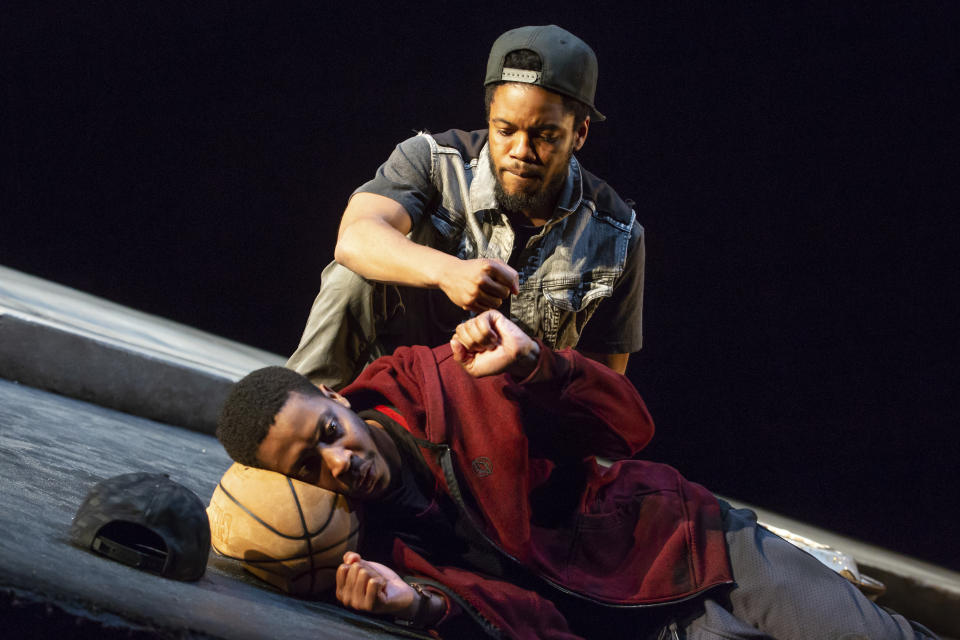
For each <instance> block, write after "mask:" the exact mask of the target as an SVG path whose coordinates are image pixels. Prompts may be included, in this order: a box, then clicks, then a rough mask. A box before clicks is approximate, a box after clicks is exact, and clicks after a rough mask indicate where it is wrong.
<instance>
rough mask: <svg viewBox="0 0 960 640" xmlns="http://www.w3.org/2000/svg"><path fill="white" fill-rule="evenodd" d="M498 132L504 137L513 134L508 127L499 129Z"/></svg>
mask: <svg viewBox="0 0 960 640" xmlns="http://www.w3.org/2000/svg"><path fill="white" fill-rule="evenodd" d="M497 133H498V134H500V135H501V136H504V137H507V136H509V135H512V134H513V132H512V131H508V130H507V129H497Z"/></svg>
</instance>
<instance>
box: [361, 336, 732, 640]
mask: <svg viewBox="0 0 960 640" xmlns="http://www.w3.org/2000/svg"><path fill="white" fill-rule="evenodd" d="M343 393H344V395H345V396H347V398H348V399H350V400H351V402H352V403H353V404H354V405H355V406H368V407H369V406H371V403H372V402H376V403H378V404H379V403H385V404H387V405H390V406H392V407H394V408H395V409H396V411H397V412H398V413H399V414H400V416H402V418H401V420H398V421H399V422H400V423H401V424H403V425H404V426H405V428H406V429H407V430H408V431H409V432H410V433H411V435H413V436H414V438H416V439H418V440H420V441H422V442H421V443H420V444H421V452H422V453H423V457H424V459H425V460H426V461H427V464H428V465H429V466H430V469H431V471H432V472H433V474H434V476H435V478H436V480H437V486H438V489H439V490H440V491H445V492H446V493H447V494H448V495H450V496H451V497H452V498H453V499H454V501H455V502H457V503H458V504H460V505H463V503H464V501H463V500H462V499H461V498H460V495H461V494H469V496H470V498H471V504H473V505H475V507H474V508H471V509H468V510H467V511H468V512H469V513H471V514H472V515H471V520H472V521H473V522H474V523H475V525H476V526H477V528H478V529H479V530H480V531H481V532H482V534H483V535H484V536H485V537H486V538H487V539H488V540H489V541H490V542H492V543H493V544H494V545H495V546H496V547H498V548H499V549H500V550H501V551H502V552H503V553H505V554H507V555H508V556H509V557H511V558H513V559H514V560H515V561H516V562H518V563H520V564H521V565H523V566H524V567H525V568H527V569H528V570H529V571H530V572H532V573H533V574H535V575H537V576H539V577H540V578H542V579H544V580H545V581H546V582H548V583H550V584H552V585H553V586H554V587H555V588H557V589H559V590H560V591H561V592H563V593H566V594H573V595H574V596H575V597H581V598H583V599H586V600H589V601H592V602H595V603H597V604H599V605H614V606H623V605H627V606H630V605H633V606H636V607H642V606H644V605H655V604H664V603H668V602H673V601H680V600H684V599H688V598H691V597H694V596H696V595H698V594H700V593H702V592H703V591H705V590H707V589H710V588H711V587H714V586H717V585H721V584H727V583H730V582H732V576H731V571H730V565H729V560H728V558H727V550H726V545H725V543H724V536H723V529H722V526H721V512H720V507H719V504H718V503H717V500H716V498H715V497H714V496H713V495H712V494H711V493H710V492H709V491H707V490H706V489H704V488H703V487H701V486H700V485H698V484H695V483H693V482H689V481H687V480H686V479H684V478H683V477H682V476H681V475H680V474H679V473H678V472H677V471H676V470H675V469H673V468H672V467H669V466H666V465H662V464H657V463H652V462H647V461H642V460H633V459H630V458H631V457H632V456H633V455H635V454H636V453H637V452H638V451H639V450H640V449H642V448H643V447H644V446H646V445H647V443H648V442H649V441H650V439H651V438H652V436H653V422H652V420H651V419H650V414H649V413H648V412H647V408H646V406H645V405H644V402H643V400H642V399H641V398H640V395H639V394H638V393H637V391H636V389H635V388H634V387H633V385H632V383H630V381H629V380H628V379H627V378H626V377H624V376H622V375H620V374H618V373H615V372H614V371H612V370H610V369H609V368H607V367H605V366H603V365H601V364H598V363H596V362H594V361H592V360H590V359H588V358H586V357H584V356H582V355H580V354H578V353H577V352H576V351H573V350H570V349H566V350H563V351H559V352H554V351H552V350H550V349H549V348H547V347H545V346H544V345H543V344H541V345H540V357H539V360H538V363H537V367H536V369H535V370H534V372H533V373H532V374H531V375H530V376H528V377H527V378H526V379H525V380H521V381H517V380H515V379H514V378H513V377H512V376H510V375H507V374H503V375H498V376H489V377H485V378H479V379H476V378H473V377H471V376H470V375H469V374H467V373H466V371H464V369H463V368H462V367H461V366H460V364H459V363H458V362H456V361H455V360H454V359H453V357H452V354H451V350H450V347H449V345H444V346H441V347H437V348H434V349H430V348H427V347H419V346H418V347H401V348H400V349H397V351H396V352H395V353H394V354H393V355H392V356H387V357H384V358H380V359H379V360H377V361H376V362H374V363H373V364H371V365H370V366H369V367H367V369H366V370H364V372H363V373H362V374H361V375H360V377H359V378H358V379H357V380H356V381H355V382H354V383H352V384H351V385H350V386H348V387H347V388H346V389H344V391H343ZM404 423H405V424H404ZM594 456H601V457H605V458H608V459H613V460H617V462H614V464H613V465H611V466H609V467H603V466H600V465H598V464H597V463H596V461H595V460H594ZM571 461H575V462H576V464H577V466H578V468H579V469H580V470H581V473H582V474H583V479H582V481H580V482H578V483H577V486H576V488H575V490H576V491H578V492H579V495H573V496H571V495H569V489H570V487H569V486H565V488H564V491H566V492H567V493H565V494H564V495H560V494H556V495H552V494H551V493H550V492H551V491H554V489H553V486H554V484H561V485H562V484H564V483H553V482H552V481H551V480H552V479H551V475H552V474H553V472H554V471H555V470H557V469H558V468H560V467H561V466H563V468H568V465H569V464H570V462H571ZM533 496H536V498H535V499H534V497H533ZM571 497H572V500H571ZM552 499H555V501H556V502H557V503H558V504H570V505H572V508H571V509H570V513H569V515H568V517H564V518H562V519H561V520H560V521H552V522H551V523H550V524H544V523H543V518H537V517H535V515H536V510H537V509H538V507H537V506H536V505H535V504H534V502H536V504H539V505H542V504H544V502H545V501H546V502H550V501H551V500H552ZM554 520H555V519H554ZM394 562H395V563H396V565H397V567H396V568H397V569H399V570H400V571H401V573H404V572H406V573H410V574H416V575H420V576H424V577H426V578H428V579H431V580H433V581H435V582H437V583H439V584H442V585H444V586H445V587H446V588H447V589H448V590H450V591H452V592H454V593H455V594H457V595H458V596H459V597H460V598H462V599H463V601H465V602H466V603H468V604H469V605H471V606H472V607H473V608H474V609H475V611H476V612H479V614H480V616H481V617H482V618H484V619H486V622H488V623H489V624H490V625H491V626H492V627H494V628H495V629H497V630H499V631H500V633H501V634H502V635H503V636H506V637H512V638H573V637H576V636H574V635H573V634H572V633H571V632H570V631H569V628H568V626H567V623H566V620H565V619H564V618H563V616H562V614H561V613H560V612H559V611H558V610H557V609H556V607H555V606H554V605H553V603H551V602H550V601H549V600H546V599H544V598H541V597H540V596H538V595H537V594H536V593H533V592H530V591H527V590H524V589H520V588H519V587H516V586H514V585H511V584H509V583H507V582H503V581H499V580H496V579H489V578H486V577H483V576H480V575H478V574H476V573H473V572H470V571H465V570H463V569H458V568H453V567H442V566H434V565H432V564H431V563H430V561H429V558H424V557H422V556H420V555H418V554H417V553H415V552H414V551H413V550H411V549H410V548H408V547H406V546H405V545H404V544H403V543H402V542H400V541H399V540H398V541H397V542H396V543H395V545H394ZM441 628H442V627H441Z"/></svg>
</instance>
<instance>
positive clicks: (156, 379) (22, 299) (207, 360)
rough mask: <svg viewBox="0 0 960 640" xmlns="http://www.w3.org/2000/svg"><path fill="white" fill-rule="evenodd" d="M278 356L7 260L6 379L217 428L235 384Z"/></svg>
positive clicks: (0, 325)
mask: <svg viewBox="0 0 960 640" xmlns="http://www.w3.org/2000/svg"><path fill="white" fill-rule="evenodd" d="M283 362H284V360H283V358H281V357H280V356H278V355H275V354H271V353H268V352H266V351H262V350H260V349H255V348H252V347H249V346H246V345H242V344H238V343H236V342H232V341H230V340H226V339H224V338H220V337H218V336H214V335H210V334H208V333H204V332H202V331H198V330H197V329H194V328H192V327H187V326H184V325H181V324H178V323H175V322H171V321H169V320H164V319H163V318H158V317H156V316H151V315H149V314H146V313H142V312H139V311H134V310H133V309H128V308H126V307H123V306H121V305H118V304H114V303H112V302H108V301H106V300H103V299H100V298H97V297H95V296H91V295H88V294H85V293H82V292H80V291H76V290H74V289H70V288H68V287H64V286H61V285H58V284H54V283H52V282H47V281H45V280H42V279H40V278H36V277H33V276H30V275H27V274H25V273H20V272H19V271H14V270H12V269H7V268H5V267H0V377H2V378H7V379H10V380H17V381H19V382H23V383H25V384H29V385H31V386H34V387H37V388H39V389H47V390H49V391H55V392H56V393H60V394H63V395H67V396H70V397H73V398H80V399H81V400H87V401H90V402H94V403H96V404H99V405H102V406H105V407H111V408H113V409H118V410H120V411H124V412H126V413H131V414H133V415H139V416H144V417H148V418H151V419H153V420H159V421H161V422H166V423H169V424H176V425H179V426H183V427H187V428H189V429H193V430H195V431H202V432H205V433H212V432H213V427H214V424H215V423H216V416H217V412H218V411H219V407H220V404H221V403H222V401H223V398H224V397H225V395H226V393H227V390H228V389H229V387H230V384H231V383H232V382H234V381H235V380H237V379H239V378H240V377H242V376H243V375H245V374H246V373H248V372H249V371H252V370H253V369H257V368H259V367H262V366H265V365H268V364H283Z"/></svg>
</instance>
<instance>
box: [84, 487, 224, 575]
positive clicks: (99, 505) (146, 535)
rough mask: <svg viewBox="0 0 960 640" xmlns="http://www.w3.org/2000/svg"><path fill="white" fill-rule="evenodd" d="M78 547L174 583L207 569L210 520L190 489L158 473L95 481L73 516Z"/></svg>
mask: <svg viewBox="0 0 960 640" xmlns="http://www.w3.org/2000/svg"><path fill="white" fill-rule="evenodd" d="M70 540H71V541H72V542H73V543H74V544H76V545H77V546H79V547H82V548H84V549H91V550H93V551H95V552H96V553H100V554H101V555H104V556H107V557H109V558H112V559H113V560H117V561H119V562H123V563H124V564H129V565H131V566H133V567H136V568H138V569H143V570H145V571H150V572H152V573H156V574H159V575H161V576H164V577H167V578H174V579H176V580H197V579H199V578H200V576H202V575H203V572H204V571H205V570H206V568H207V556H208V555H209V553H210V522H209V520H208V519H207V513H206V510H205V508H204V504H203V502H201V500H200V498H198V497H197V496H196V494H194V493H193V492H192V491H190V490H189V489H187V488H186V487H184V486H183V485H180V484H178V483H176V482H174V481H173V480H171V479H170V478H168V477H167V476H166V475H164V474H160V473H127V474H123V475H119V476H114V477H112V478H108V479H106V480H103V481H102V482H99V483H97V484H96V485H94V487H93V488H92V489H91V490H90V492H89V493H88V494H87V497H86V498H85V499H84V501H83V504H81V505H80V509H79V510H78V511H77V515H76V516H74V518H73V524H72V526H71V527H70Z"/></svg>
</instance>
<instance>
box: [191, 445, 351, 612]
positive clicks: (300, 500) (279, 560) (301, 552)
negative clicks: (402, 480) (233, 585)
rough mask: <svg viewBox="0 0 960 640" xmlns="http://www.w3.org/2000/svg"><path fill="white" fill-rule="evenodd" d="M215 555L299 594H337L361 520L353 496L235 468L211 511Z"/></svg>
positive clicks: (221, 486) (270, 473) (224, 480)
mask: <svg viewBox="0 0 960 640" xmlns="http://www.w3.org/2000/svg"><path fill="white" fill-rule="evenodd" d="M207 516H208V517H209V518H210V537H211V545H212V547H213V550H214V551H216V552H217V553H218V554H220V555H222V556H226V557H228V558H233V559H235V560H239V561H240V562H241V565H242V566H243V568H244V569H246V570H247V571H249V572H250V573H252V574H253V575H255V576H256V577H258V578H260V579H261V580H265V581H266V582H269V583H270V584H272V585H273V586H275V587H277V588H279V589H281V590H283V591H285V592H287V593H289V594H291V595H295V596H300V597H313V596H318V595H321V594H323V593H324V592H326V591H327V590H329V589H331V588H332V587H333V586H334V584H335V582H336V571H337V567H338V566H339V565H340V563H341V562H342V559H343V554H344V553H345V552H347V551H352V550H355V549H356V546H357V533H358V531H359V523H358V520H357V516H356V514H355V513H353V512H352V511H351V510H350V507H349V505H348V504H347V500H346V498H344V497H343V496H342V495H340V494H338V493H334V492H332V491H327V490H326V489H321V488H320V487H315V486H313V485H310V484H305V483H303V482H299V481H297V480H294V479H292V478H288V477H286V476H284V475H281V474H279V473H274V472H273V471H264V470H262V469H255V468H253V467H246V466H243V465H241V464H237V463H234V464H233V465H232V466H231V467H230V468H229V469H227V471H226V473H224V474H223V477H222V478H221V479H220V484H219V485H218V486H217V488H216V489H215V490H214V492H213V496H212V497H211V498H210V505H209V506H208V507H207Z"/></svg>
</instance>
